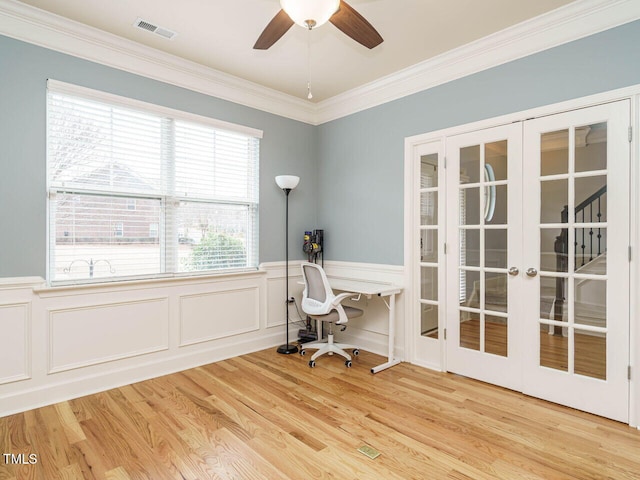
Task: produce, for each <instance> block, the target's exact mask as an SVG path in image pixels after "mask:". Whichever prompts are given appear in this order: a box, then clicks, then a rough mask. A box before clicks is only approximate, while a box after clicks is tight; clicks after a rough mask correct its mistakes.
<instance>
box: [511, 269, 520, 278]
mask: <svg viewBox="0 0 640 480" xmlns="http://www.w3.org/2000/svg"><path fill="white" fill-rule="evenodd" d="M519 273H520V270H518V267H511V268H510V269H509V275H512V276H514V277H515V276H516V275H518V274H519Z"/></svg>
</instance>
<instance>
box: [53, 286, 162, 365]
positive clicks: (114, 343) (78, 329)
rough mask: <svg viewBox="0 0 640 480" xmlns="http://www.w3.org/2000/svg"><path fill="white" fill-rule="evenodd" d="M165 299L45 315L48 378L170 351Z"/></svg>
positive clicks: (98, 306)
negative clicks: (49, 374) (56, 374)
mask: <svg viewBox="0 0 640 480" xmlns="http://www.w3.org/2000/svg"><path fill="white" fill-rule="evenodd" d="M168 305H169V299H168V298H167V297H163V298H151V299H144V300H133V301H129V302H120V303H111V304H103V305H91V306H83V307H71V308H62V309H52V310H49V311H48V313H49V315H48V316H49V325H48V326H49V369H48V373H57V372H64V371H65V370H71V369H75V368H81V367H89V366H91V365H95V364H97V363H105V362H113V361H115V360H120V359H123V358H129V357H135V356H138V355H143V354H146V353H151V352H157V351H160V350H166V349H168V348H169V308H168Z"/></svg>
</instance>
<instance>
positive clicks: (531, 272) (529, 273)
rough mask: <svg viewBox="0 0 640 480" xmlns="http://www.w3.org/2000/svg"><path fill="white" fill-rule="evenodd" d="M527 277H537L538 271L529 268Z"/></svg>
mask: <svg viewBox="0 0 640 480" xmlns="http://www.w3.org/2000/svg"><path fill="white" fill-rule="evenodd" d="M526 273H527V276H528V277H535V276H536V275H537V274H538V270H536V269H535V268H533V267H531V268H527V272H526Z"/></svg>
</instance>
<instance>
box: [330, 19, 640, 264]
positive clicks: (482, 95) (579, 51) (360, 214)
mask: <svg viewBox="0 0 640 480" xmlns="http://www.w3.org/2000/svg"><path fill="white" fill-rule="evenodd" d="M635 84H640V22H633V23H630V24H627V25H623V26H621V27H618V28H614V29H611V30H608V31H605V32H602V33H599V34H596V35H593V36H590V37H587V38H585V39H582V40H578V41H575V42H572V43H569V44H566V45H563V46H560V47H557V48H553V49H550V50H547V51H544V52H541V53H538V54H535V55H531V56H529V57H526V58H523V59H520V60H517V61H513V62H510V63H508V64H505V65H502V66H499V67H495V68H492V69H489V70H486V71H483V72H481V73H478V74H475V75H470V76H468V77H465V78H462V79H459V80H456V81H452V82H449V83H447V84H444V85H441V86H438V87H434V88H432V89H429V90H425V91H423V92H420V93H417V94H414V95H411V96H408V97H405V98H402V99H400V100H396V101H393V102H389V103H386V104H384V105H381V106H378V107H375V108H371V109H369V110H366V111H363V112H359V113H356V114H353V115H350V116H348V117H345V118H341V119H339V120H335V121H332V122H328V123H326V124H324V125H321V126H320V127H318V156H319V177H318V180H319V183H318V185H319V196H320V197H319V202H318V206H319V207H318V208H319V210H318V220H319V225H321V226H322V227H323V228H325V230H326V239H327V251H326V258H327V259H330V260H341V261H351V262H365V263H381V264H390V265H402V264H403V262H404V258H403V228H404V226H403V220H404V213H403V207H404V197H403V195H404V193H403V188H404V185H403V181H404V179H403V175H404V139H405V137H409V136H412V135H417V134H422V133H427V132H431V131H435V130H439V129H443V128H447V127H452V126H456V125H462V124H465V123H469V122H474V121H477V120H482V119H486V118H492V117H495V116H499V115H504V114H507V113H513V112H518V111H521V110H526V109H530V108H534V107H538V106H543V105H548V104H551V103H555V102H560V101H564V100H569V99H573V98H579V97H583V96H586V95H591V94H595V93H599V92H604V91H607V90H613V89H616V88H621V87H626V86H630V85H635Z"/></svg>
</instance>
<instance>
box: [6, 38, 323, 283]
mask: <svg viewBox="0 0 640 480" xmlns="http://www.w3.org/2000/svg"><path fill="white" fill-rule="evenodd" d="M48 78H52V79H55V80H60V81H64V82H68V83H72V84H76V85H81V86H84V87H89V88H94V89H97V90H102V91H105V92H110V93H114V94H118V95H122V96H125V97H130V98H135V99H138V100H142V101H146V102H150V103H154V104H157V105H163V106H166V107H170V108H175V109H179V110H183V111H187V112H192V113H196V114H200V115H205V116H209V117H213V118H216V119H220V120H225V121H228V122H233V123H238V124H241V125H246V126H249V127H253V128H257V129H261V130H263V131H264V137H263V139H262V142H261V145H260V148H261V155H260V261H261V262H268V261H278V260H283V259H284V228H285V225H284V193H283V192H282V190H280V189H278V187H277V186H276V184H275V181H274V177H275V176H276V175H279V174H295V175H299V176H300V177H301V179H302V180H301V182H300V186H299V187H298V188H297V189H296V190H295V191H294V192H292V193H291V198H290V199H291V202H290V231H291V236H290V243H291V245H290V246H291V249H290V251H291V258H294V259H297V258H303V257H304V254H303V253H302V251H301V244H302V233H303V232H304V230H305V229H308V228H310V227H313V226H314V225H315V224H316V207H315V198H316V196H317V181H316V177H317V170H316V165H317V162H316V161H315V160H316V159H315V154H316V151H317V147H316V144H315V138H316V135H315V127H313V126H310V125H307V124H304V123H301V122H296V121H294V120H289V119H286V118H282V117H279V116H277V115H271V114H268V113H265V112H261V111H259V110H255V109H252V108H248V107H243V106H241V105H238V104H235V103H231V102H227V101H224V100H220V99H218V98H214V97H210V96H207V95H202V94H199V93H195V92H193V91H190V90H186V89H183V88H179V87H175V86H172V85H168V84H165V83H162V82H157V81H154V80H150V79H148V78H144V77H140V76H137V75H133V74H129V73H126V72H123V71H120V70H116V69H113V68H109V67H105V66H102V65H98V64H96V63H92V62H88V61H85V60H81V59H78V58H75V57H71V56H68V55H64V54H61V53H57V52H54V51H51V50H48V49H44V48H40V47H37V46H34V45H30V44H27V43H24V42H20V41H16V40H13V39H10V38H7V37H2V36H0V229H1V231H2V235H0V277H13V276H31V275H39V276H43V277H44V276H45V271H46V264H45V262H46V242H47V239H46V187H45V185H46V172H45V161H46V159H45V153H46V142H45V134H46V118H45V110H46V84H47V79H48ZM296 246H300V248H295V247H296Z"/></svg>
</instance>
